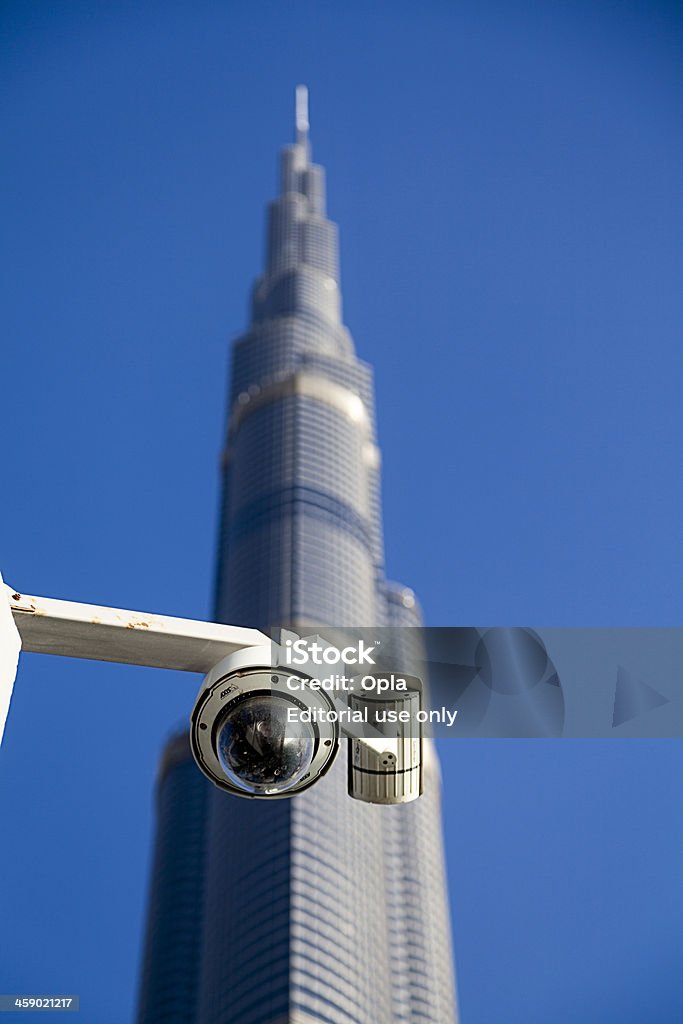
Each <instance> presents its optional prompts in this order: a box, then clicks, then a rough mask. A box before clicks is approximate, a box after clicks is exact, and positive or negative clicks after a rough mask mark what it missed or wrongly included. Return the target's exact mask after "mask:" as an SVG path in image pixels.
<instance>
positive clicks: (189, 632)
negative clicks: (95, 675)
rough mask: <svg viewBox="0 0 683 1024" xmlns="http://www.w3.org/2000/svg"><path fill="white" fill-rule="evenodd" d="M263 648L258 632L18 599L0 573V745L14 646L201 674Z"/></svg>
mask: <svg viewBox="0 0 683 1024" xmlns="http://www.w3.org/2000/svg"><path fill="white" fill-rule="evenodd" d="M17 632H18V635H19V638H20V639H17ZM269 643H270V640H269V638H268V637H267V636H266V635H265V634H264V633H261V632H260V631H259V630H258V629H247V628H243V627H242V626H227V625H223V624H221V623H217V622H202V621H200V620H197V619H176V618H172V617H171V616H168V615H152V614H148V613H146V612H133V611H127V610H125V609H122V608H105V607H100V606H99V605H94V604H78V603H77V602H75V601H56V600H54V599H53V598H49V597H33V596H28V595H26V594H19V593H17V592H16V591H14V590H12V588H11V587H8V586H6V585H5V584H3V583H2V576H0V648H1V649H0V740H1V739H2V731H3V728H4V722H5V717H6V714H7V710H8V708H9V701H10V696H11V693H12V688H13V685H14V677H15V675H16V665H17V657H18V651H19V647H21V649H22V650H24V651H32V652H35V653H39V654H59V655H64V656H66V657H69V658H86V659H90V660H93V661H116V662H121V663H122V664H125V665H146V666H149V667H151V668H168V669H176V670H180V671H182V672H201V673H204V674H205V673H207V672H208V671H209V670H210V669H211V668H212V667H213V666H214V665H215V664H216V663H217V662H218V661H220V660H221V658H225V657H226V656H227V655H228V654H234V652H235V651H238V650H241V649H243V648H245V647H261V646H264V645H267V644H269Z"/></svg>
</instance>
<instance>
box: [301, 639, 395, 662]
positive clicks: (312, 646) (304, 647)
mask: <svg viewBox="0 0 683 1024" xmlns="http://www.w3.org/2000/svg"><path fill="white" fill-rule="evenodd" d="M377 646H378V645H377V644H372V646H370V645H368V644H366V643H365V641H364V640H360V641H359V643H358V645H357V646H356V647H343V648H342V649H341V650H338V649H337V648H336V647H324V646H323V645H322V644H319V643H318V641H317V640H314V641H313V642H312V643H311V642H310V641H309V640H306V639H303V640H286V641H285V662H286V664H287V665H307V664H313V665H338V664H339V663H340V662H342V663H343V664H344V665H374V664H375V659H374V658H373V657H372V654H373V652H374V651H375V649H376V648H377Z"/></svg>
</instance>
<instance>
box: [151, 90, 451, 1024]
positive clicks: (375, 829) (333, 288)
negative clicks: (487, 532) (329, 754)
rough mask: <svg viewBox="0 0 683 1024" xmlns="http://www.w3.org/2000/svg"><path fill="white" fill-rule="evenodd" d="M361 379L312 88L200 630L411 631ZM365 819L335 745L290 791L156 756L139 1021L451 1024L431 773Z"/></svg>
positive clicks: (243, 388)
mask: <svg viewBox="0 0 683 1024" xmlns="http://www.w3.org/2000/svg"><path fill="white" fill-rule="evenodd" d="M379 465H380V458H379V450H378V447H377V440H376V432H375V419H374V398H373V385H372V374H371V370H370V368H369V367H368V366H367V365H366V364H364V363H362V362H361V361H359V359H358V358H357V357H356V355H355V350H354V345H353V342H352V339H351V336H350V334H349V332H348V330H347V329H346V328H345V327H344V324H343V321H342V311H341V295H340V287H339V267H338V242H337V229H336V226H335V225H334V224H333V223H331V222H330V221H329V220H328V219H327V217H326V211H325V178H324V172H323V169H322V167H320V166H318V165H317V164H314V163H312V162H311V149H310V143H309V136H308V109H307V96H306V91H305V90H304V89H303V88H301V87H300V88H299V89H298V90H297V111H296V141H295V143H294V144H293V145H291V146H287V147H286V148H285V149H284V150H283V153H282V161H281V180H280V194H279V196H278V198H277V199H276V200H275V201H274V202H272V203H271V204H270V207H269V213H268V242H267V255H266V267H265V271H264V273H263V274H262V276H260V277H259V278H258V279H257V281H256V283H255V285H254V289H253V295H252V310H251V324H250V327H249V329H248V331H247V332H246V333H245V334H244V335H242V336H241V337H240V338H238V339H237V341H236V342H235V345H234V350H233V363H232V386H231V393H230V397H229V412H228V426H227V436H226V444H225V449H224V456H223V496H222V504H221V520H220V524H221V525H220V540H219V553H218V571H217V584H216V603H215V611H216V618H217V619H218V620H220V621H224V622H230V623H234V624H244V625H249V626H256V627H258V628H260V629H263V630H268V629H269V628H271V627H276V626H281V625H287V626H290V627H292V628H294V629H299V630H308V631H309V632H310V628H311V627H314V626H316V625H319V626H325V625H329V626H367V625H418V624H419V622H420V618H419V612H418V609H417V606H416V603H415V599H414V596H413V594H412V592H411V591H410V590H408V589H407V588H405V587H401V586H399V585H397V584H392V583H389V582H387V580H386V579H385V575H384V557H383V541H382V523H381V510H380V483H379ZM426 746H427V748H428V749H427V750H426V758H425V760H426V764H425V794H424V796H423V797H421V798H420V799H419V800H418V801H416V802H414V803H412V804H404V805H398V806H388V807H381V806H375V805H368V804H364V803H361V802H359V801H355V800H353V799H351V798H350V797H349V796H348V795H347V792H346V771H345V768H346V765H345V756H344V752H343V751H342V753H341V754H340V756H339V757H338V759H337V762H336V763H335V765H334V767H333V768H332V770H331V771H330V772H329V773H328V775H327V776H326V777H325V778H324V779H322V780H321V781H320V782H318V783H317V784H316V785H315V786H313V787H312V788H311V789H310V790H308V791H307V792H305V793H303V794H300V795H299V796H296V797H294V798H292V799H289V800H277V801H273V802H267V801H250V800H246V799H240V798H238V797H231V796H227V795H226V794H225V793H222V792H220V791H218V790H214V789H213V788H212V787H211V786H210V784H209V783H207V782H206V781H205V780H204V779H203V777H202V776H201V775H200V774H199V771H198V770H196V772H194V773H193V765H192V764H191V763H190V760H189V758H190V755H189V749H188V746H187V742H186V740H185V739H184V738H183V737H179V738H176V739H174V740H173V741H172V743H171V745H170V746H169V747H168V748H167V751H166V755H165V759H164V762H163V764H162V771H161V775H160V780H159V787H158V824H157V841H156V849H155V860H154V868H153V878H152V885H151V891H150V905H149V917H148V931H147V939H146V948H145V960H144V966H143V973H142V989H141V997H140V1007H139V1015H138V1022H139V1024H157V1022H159V1024H160V1022H172V1021H173V1022H178V1024H181V1022H183V1024H184V1022H187V1024H190V1022H192V1024H238V1022H239V1024H399V1022H400V1024H404V1022H405V1024H418V1022H419V1024H452V1022H453V1021H454V1020H455V1018H456V1008H455V991H454V980H453V967H452V954H451V944H450V926H449V917H448V899H447V890H446V882H445V874H444V864H443V853H442V839H441V821H440V807H439V787H440V781H439V770H438V764H437V761H436V755H435V753H434V751H433V749H432V748H431V744H430V742H429V741H426Z"/></svg>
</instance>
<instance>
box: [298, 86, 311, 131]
mask: <svg viewBox="0 0 683 1024" xmlns="http://www.w3.org/2000/svg"><path fill="white" fill-rule="evenodd" d="M308 129H309V124H308V89H307V87H306V86H305V85H297V87H296V141H297V142H301V143H304V144H306V143H307V142H308Z"/></svg>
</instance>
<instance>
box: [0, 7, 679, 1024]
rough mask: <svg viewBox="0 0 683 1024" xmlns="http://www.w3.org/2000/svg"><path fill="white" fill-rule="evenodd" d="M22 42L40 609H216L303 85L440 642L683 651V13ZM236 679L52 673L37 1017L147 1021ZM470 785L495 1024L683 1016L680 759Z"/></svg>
mask: <svg viewBox="0 0 683 1024" xmlns="http://www.w3.org/2000/svg"><path fill="white" fill-rule="evenodd" d="M0 31H1V35H2V44H1V50H2V58H3V59H2V62H1V66H0V87H1V88H0V92H1V94H2V97H3V98H2V109H1V111H0V128H1V131H2V138H3V141H4V155H3V160H2V163H1V164H0V176H1V178H2V187H1V189H0V193H1V196H2V207H3V212H2V223H3V236H4V238H3V243H2V244H3V245H4V250H5V251H4V259H3V266H4V272H3V275H2V280H1V281H0V289H1V291H2V299H1V308H2V321H3V335H4V339H3V349H2V351H3V370H2V375H1V378H0V379H1V384H0V386H1V388H2V409H3V424H4V440H3V444H2V480H3V501H2V511H1V513H0V515H1V517H2V533H1V536H2V551H3V553H2V563H1V564H2V570H3V572H4V575H5V577H6V578H7V580H8V581H10V582H11V583H12V584H13V585H14V586H16V587H17V588H18V589H20V590H24V591H26V592H36V593H43V594H46V595H51V596H62V597H65V598H72V599H75V600H83V601H94V602H98V603H103V604H112V605H120V606H123V607H131V608H139V609H143V610H156V611H164V612H167V613H170V614H177V615H187V616H194V617H203V616H206V615H208V614H209V611H210V593H211V583H212V562H213V558H214V551H215V535H216V508H217V500H218V494H217V483H218V456H219V450H220V447H221V434H222V430H223V423H224V413H225V382H226V372H227V352H228V341H229V339H230V337H231V336H233V335H235V334H236V333H237V332H238V331H240V330H241V329H242V328H243V326H244V324H245V321H246V310H247V297H248V289H249V287H250V284H251V281H252V279H253V277H254V275H255V273H257V272H258V270H259V268H260V262H261V257H262V248H263V233H264V232H263V225H264V205H265V202H266V200H267V199H268V198H270V197H271V196H272V195H273V192H274V189H275V184H276V156H277V151H278V148H279V147H280V145H282V144H283V143H285V142H287V141H289V140H290V138H291V135H292V106H293V88H294V85H295V84H296V83H297V82H300V81H302V82H306V83H307V84H308V85H309V87H310V90H311V118H312V138H313V144H314V154H315V156H316V158H317V159H319V160H321V161H322V162H323V163H324V164H325V165H326V167H327V169H328V184H329V207H330V213H331V216H332V217H333V218H334V219H335V220H337V221H338V222H339V223H340V226H341V244H342V275H343V276H342V283H343V294H344V301H345V314H346V320H347V323H348V325H349V326H350V328H351V330H352V332H353V334H354V337H355V340H356V344H357V347H358V350H359V353H360V354H361V355H362V356H363V357H364V358H366V359H368V360H369V361H371V362H372V363H373V364H374V365H375V367H376V372H377V400H378V414H379V429H380V441H381V444H382V448H383V454H384V501H385V523H386V544H387V561H388V568H389V572H390V574H391V575H392V576H393V577H395V578H398V579H400V580H402V581H405V582H407V583H409V584H410V585H412V586H413V587H414V588H415V590H416V591H417V592H418V594H419V597H420V599H421V601H422V603H423V605H424V608H425V611H426V615H427V619H428V621H429V622H430V623H431V624H432V625H437V624H444V625H451V624H453V625H455V624H465V623H468V624H512V623H515V624H530V625H657V624H659V625H681V624H682V620H683V615H682V613H681V589H680V580H681V579H682V578H683V541H682V536H681V533H682V531H681V511H680V509H681V499H682V497H683V485H682V483H681V472H680V450H681V439H682V438H681V434H682V430H681V418H680V415H681V410H680V406H681V381H682V379H683V378H682V375H683V360H682V359H681V326H682V324H683V289H682V288H681V255H682V253H681V248H682V245H681V239H682V237H683V230H682V229H683V224H682V221H683V216H682V209H681V192H680V180H681V167H682V165H683V159H682V158H683V133H682V131H681V124H683V109H682V108H683V89H682V85H683V71H682V68H683V60H682V58H683V17H682V15H681V10H680V7H679V6H678V5H677V4H675V3H671V4H666V3H655V2H651V3H645V2H621V3H616V2H614V3H603V2H600V0H593V2H574V3H568V2H557V3H538V4H535V3H525V2H522V0H508V2H504V3H503V2H501V3H493V2H486V0H480V2H478V3H452V4H447V3H433V2H432V3H429V2H428V3H425V4H422V5H418V4H416V3H405V2H402V0H398V2H393V3H389V2H382V3H376V4H369V3H367V4H358V3H353V2H350V3H349V2H347V3H344V4H342V3H341V2H337V0H334V2H330V3H320V2H319V3H301V2H291V3H287V4H283V3H266V2H256V3H250V4H247V3H241V2H231V3H219V2H216V3H209V2H196V3H194V4H192V5H190V4H185V3H183V4H181V3H174V2H161V0H159V2H148V3H142V4H138V3H125V2H121V3H98V2H95V0H88V2H82V3H72V2H68V0H66V2H62V3H59V4H53V3H16V2H15V3H12V2H10V0H8V2H6V3H5V4H4V5H3V9H2V13H1V14H0ZM197 683H198V681H197V680H195V678H194V677H184V676H181V675H174V674H171V673H162V672H155V671H153V670H149V671H145V670H142V669H133V668H120V667H116V666H105V665H96V664H90V665H89V664H86V663H79V662H68V661H60V660H59V659H49V658H40V657H37V656H30V655H29V656H26V657H25V658H24V661H23V665H22V669H21V675H20V678H19V681H18V685H17V690H16V694H15V700H14V703H13V707H12V711H11V714H10V719H9V728H8V734H7V737H6V742H5V745H4V747H3V749H2V752H1V753H0V822H1V823H2V824H1V826H0V828H1V836H2V838H1V840H0V878H1V879H2V892H1V894H0V950H1V952H0V991H2V992H13V991H23V992H29V991H33V992H36V993H39V994H40V993H43V994H44V993H48V992H55V991H56V992H64V991H71V992H77V993H80V994H81V997H82V1001H83V1006H84V1012H83V1014H82V1017H83V1019H84V1020H87V1021H88V1024H121V1022H125V1021H130V1020H131V1019H132V1014H133V1006H134V1001H135V987H136V982H137V971H138V960H139V950H140V942H141V936H142V924H143V914H144V903H145V892H146V885H147V877H148V870H149V852H150V839H151V836H152V827H153V817H152V809H153V804H152V788H153V780H154V774H155V768H156V759H157V755H158V751H159V749H160V746H161V744H162V742H163V739H164V737H165V735H166V734H167V732H168V730H169V728H170V727H172V726H173V725H175V723H177V722H178V721H179V720H180V719H182V718H183V717H184V716H186V714H187V712H188V709H189V707H190V706H191V703H192V701H193V699H194V695H195V690H196V685H197ZM442 755H443V763H444V781H445V798H444V803H445V808H444V811H445V829H446V841H447V848H448V858H449V873H450V882H451V899H452V905H453V916H454V932H455V948H456V954H457V960H458V971H459V989H460V1002H461V1010H462V1019H463V1024H502V1022H503V1021H504V1022H505V1024H548V1022H550V1021H552V1022H553V1024H612V1022H615V1024H616V1022H618V1024H636V1022H637V1024H642V1022H643V1021H647V1022H648V1024H674V1022H678V1021H680V1020H681V1019H683V979H682V976H681V969H680V949H681V946H682V945H683V923H682V922H683V865H682V861H681V850H682V849H683V816H682V815H681V808H680V792H681V782H682V781H683V778H682V777H683V771H682V769H683V756H682V753H681V747H680V744H679V743H677V742H667V741H659V742H645V741H606V742H598V741H586V742H583V743H582V742H569V741H565V742H561V741H532V742H522V741H476V740H475V741H467V742H462V743H459V744H457V745H456V744H455V743H454V742H451V743H447V744H444V745H443V748H442ZM25 1019H26V1020H28V1019H29V1018H28V1017H27V1018H25Z"/></svg>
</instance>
